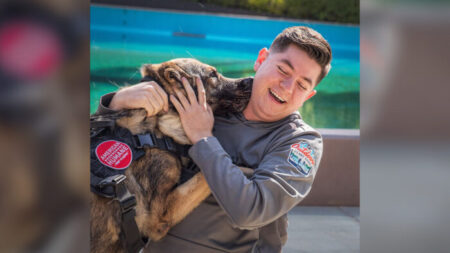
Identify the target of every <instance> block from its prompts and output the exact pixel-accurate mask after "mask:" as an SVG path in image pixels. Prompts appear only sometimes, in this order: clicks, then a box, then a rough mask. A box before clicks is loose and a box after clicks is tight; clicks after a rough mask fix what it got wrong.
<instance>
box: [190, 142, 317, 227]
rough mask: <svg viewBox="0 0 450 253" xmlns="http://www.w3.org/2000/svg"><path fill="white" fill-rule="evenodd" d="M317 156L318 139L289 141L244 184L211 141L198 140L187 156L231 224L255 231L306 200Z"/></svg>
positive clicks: (262, 163)
mask: <svg viewBox="0 0 450 253" xmlns="http://www.w3.org/2000/svg"><path fill="white" fill-rule="evenodd" d="M321 151H322V138H321V137H320V135H318V134H317V135H306V136H301V137H297V138H292V139H290V140H289V141H286V142H283V144H282V145H279V146H278V147H275V148H273V149H272V150H270V151H269V152H268V154H266V155H265V156H264V158H263V160H262V161H261V163H260V164H259V167H258V168H255V170H254V175H253V176H252V177H251V178H249V179H248V178H247V177H245V176H244V174H243V173H242V172H241V170H240V169H239V167H238V166H236V165H234V164H233V162H232V160H231V157H230V156H229V155H228V154H227V153H226V152H225V150H224V149H223V148H222V146H221V145H220V143H219V141H218V140H217V139H216V138H215V137H208V138H204V139H202V140H200V141H199V142H197V143H196V144H195V145H193V146H192V148H191V149H190V151H189V154H190V156H191V158H192V159H193V160H194V161H195V163H196V164H197V165H198V166H199V167H200V169H201V171H202V173H203V174H204V176H205V178H206V181H207V182H208V185H209V187H210V188H211V192H212V194H213V195H214V197H215V198H216V200H217V202H218V203H219V205H220V206H221V207H222V208H223V209H224V210H225V212H226V213H227V214H228V216H229V218H230V220H231V222H232V224H233V225H234V226H235V227H238V228H240V229H256V228H259V227H262V226H264V225H267V224H269V223H271V222H273V221H275V220H276V219H278V218H279V217H281V216H282V215H284V214H286V213H287V212H288V211H289V210H290V209H291V208H293V207H294V206H296V205H297V204H298V203H299V202H300V201H301V200H302V199H304V198H305V197H306V195H307V194H308V193H309V191H310V190H311V186H312V183H313V180H314V177H315V174H316V172H317V168H318V164H319V162H320V158H321Z"/></svg>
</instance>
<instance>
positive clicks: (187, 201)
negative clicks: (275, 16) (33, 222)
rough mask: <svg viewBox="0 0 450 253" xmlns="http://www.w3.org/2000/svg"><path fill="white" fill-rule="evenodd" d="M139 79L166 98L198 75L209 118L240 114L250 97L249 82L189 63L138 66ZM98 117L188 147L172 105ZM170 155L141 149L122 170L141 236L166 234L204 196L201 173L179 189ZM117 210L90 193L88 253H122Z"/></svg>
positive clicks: (177, 163) (177, 165) (154, 237)
mask: <svg viewBox="0 0 450 253" xmlns="http://www.w3.org/2000/svg"><path fill="white" fill-rule="evenodd" d="M141 74H142V76H143V77H151V78H152V79H153V80H155V81H156V82H157V83H158V84H160V85H161V87H162V88H163V89H164V90H165V91H166V92H167V93H168V94H175V90H178V91H180V92H182V93H184V94H186V92H185V91H184V89H183V86H182V83H181V77H183V76H184V77H186V78H187V79H188V80H189V81H190V83H191V84H193V86H194V87H193V88H194V90H196V88H195V82H194V78H195V77H197V76H199V77H200V78H201V79H202V81H203V84H204V86H205V90H206V97H207V102H208V103H209V104H210V105H211V107H212V109H213V111H214V113H215V115H225V114H227V113H235V112H240V111H242V110H243V109H244V108H245V106H246V104H247V103H248V100H249V98H250V92H251V84H252V82H251V79H228V78H225V77H223V76H222V75H220V74H219V73H217V71H216V70H215V69H214V68H213V67H211V66H209V65H206V64H203V63H201V62H199V61H197V60H194V59H175V60H172V61H168V62H165V63H161V64H156V65H144V66H143V67H142V68H141ZM93 117H97V118H99V119H101V118H105V117H110V118H113V119H116V123H117V125H119V126H121V127H124V128H127V129H129V130H130V131H131V132H132V133H133V134H142V133H145V132H148V131H151V132H153V133H156V134H157V135H160V136H162V135H167V136H169V137H172V138H173V139H174V140H175V141H176V142H178V143H180V144H190V142H189V139H188V138H187V137H186V135H185V133H184V131H183V128H182V126H181V122H180V119H179V117H178V114H177V113H176V110H175V109H174V107H173V105H170V109H169V112H167V113H159V114H158V115H156V116H153V117H146V112H145V110H144V109H134V110H123V111H120V112H118V113H116V114H113V115H102V116H99V115H94V116H93ZM187 162H188V161H186V160H180V159H179V158H178V157H176V156H174V155H173V154H171V153H169V152H167V151H164V150H160V149H156V148H145V156H144V157H142V158H140V159H139V160H137V161H134V162H133V163H132V164H131V166H130V167H129V168H128V169H127V170H126V172H125V175H126V177H127V179H126V186H127V187H128V189H129V191H130V192H131V193H132V194H134V195H135V197H136V200H137V205H136V217H135V220H136V223H137V225H138V228H139V230H140V232H141V235H142V236H145V237H148V238H150V239H151V240H154V241H156V240H159V239H161V238H162V237H164V236H165V235H166V233H167V232H168V230H169V229H170V228H171V227H172V226H174V225H175V224H177V223H178V222H180V221H181V220H182V219H183V218H185V217H186V216H187V215H188V214H189V213H190V212H191V211H192V210H193V209H194V208H195V207H197V206H198V205H199V204H200V203H201V202H202V201H203V200H204V199H205V198H206V197H207V196H208V195H209V194H210V190H209V187H208V184H207V182H206V180H205V179H204V177H203V175H202V174H201V173H197V174H195V175H194V176H193V177H192V178H190V179H189V180H188V181H186V182H185V183H183V184H181V185H177V183H178V182H179V180H180V175H181V168H182V166H186V165H187ZM120 221H121V219H120V207H119V204H118V203H117V201H113V200H110V199H106V198H102V197H100V196H98V195H95V194H91V252H124V251H125V249H124V248H123V242H121V241H120V237H119V233H120Z"/></svg>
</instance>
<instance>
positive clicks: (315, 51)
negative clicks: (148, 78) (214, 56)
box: [99, 27, 331, 253]
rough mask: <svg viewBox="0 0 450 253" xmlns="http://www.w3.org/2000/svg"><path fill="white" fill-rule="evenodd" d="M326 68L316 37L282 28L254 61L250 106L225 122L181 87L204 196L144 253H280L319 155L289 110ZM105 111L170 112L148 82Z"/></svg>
mask: <svg viewBox="0 0 450 253" xmlns="http://www.w3.org/2000/svg"><path fill="white" fill-rule="evenodd" d="M330 62H331V49H330V46H329V44H328V42H327V41H326V40H325V39H324V38H323V37H322V36H321V35H320V34H319V33H317V32H316V31H314V30H312V29H310V28H307V27H290V28H287V29H285V30H284V31H283V32H282V33H280V34H279V35H278V36H277V37H276V38H275V40H274V41H273V43H272V45H271V47H270V49H269V50H267V49H266V48H263V49H262V50H261V51H260V52H259V55H258V58H257V60H256V62H255V65H254V70H255V71H256V73H255V77H254V80H253V88H252V94H251V98H250V102H249V104H248V105H247V107H246V108H245V109H244V111H243V113H242V114H238V115H232V116H231V117H229V118H221V117H216V118H214V117H213V115H212V113H211V110H210V108H209V106H208V105H206V103H205V95H204V88H203V85H202V83H201V81H200V80H197V87H198V89H199V92H198V94H199V98H198V99H197V98H196V96H195V93H194V92H193V90H192V88H191V87H190V85H189V83H188V82H187V81H186V80H183V84H184V86H185V88H186V90H187V94H188V96H187V98H186V97H184V96H183V95H182V94H177V98H176V97H174V96H171V97H170V101H171V102H172V103H173V105H174V106H175V108H176V109H177V111H178V112H179V114H180V118H181V121H182V124H183V128H184V130H185V132H186V135H187V136H188V138H189V139H190V140H191V142H192V143H193V146H192V147H191V149H190V150H189V154H190V156H191V158H192V159H193V160H194V162H195V163H196V164H197V165H198V166H199V168H200V169H201V171H202V173H203V174H204V175H205V178H206V180H207V182H208V184H209V186H210V188H211V191H212V196H210V197H209V198H208V199H206V200H205V201H204V202H203V203H202V204H201V205H200V206H199V207H198V208H196V209H195V210H194V211H193V212H192V213H191V214H190V215H188V216H187V217H186V219H185V220H183V221H182V222H181V223H179V224H178V225H176V226H175V227H173V228H172V229H171V230H170V231H169V233H168V235H167V236H166V237H165V238H163V239H162V240H161V241H159V242H151V243H150V244H149V248H150V250H151V252H196V253H202V252H208V253H210V252H270V253H272V252H281V249H282V247H283V245H284V244H285V243H286V240H287V212H288V211H289V210H290V209H291V208H293V207H294V206H296V205H297V204H298V203H299V202H300V201H301V200H302V199H303V198H304V197H305V196H306V195H307V194H308V193H309V191H310V189H311V185H312V183H313V180H314V176H315V174H316V173H317V169H318V165H319V162H320V159H321V155H322V138H321V136H320V134H319V133H318V132H317V131H316V130H314V129H312V128H311V127H310V126H308V125H307V124H306V123H304V122H303V120H302V119H301V117H300V115H299V113H298V112H297V110H298V108H300V107H301V106H302V105H303V103H304V102H305V101H306V100H308V99H309V98H311V97H312V96H314V95H315V94H316V91H315V90H314V88H315V86H316V85H317V84H318V83H319V82H320V81H321V80H322V78H324V77H325V76H326V75H327V74H328V72H329V70H330ZM108 106H109V108H110V109H113V110H118V109H122V108H140V107H141V108H145V109H146V110H147V112H148V115H155V114H156V113H158V112H159V111H160V110H167V109H168V97H167V94H166V93H165V92H164V91H163V90H162V89H161V88H160V87H159V86H158V85H157V84H156V83H155V82H147V83H141V84H138V85H135V86H132V87H129V88H125V89H122V90H120V91H119V92H117V93H116V94H115V95H114V93H112V94H108V95H106V96H104V97H103V98H102V101H101V105H100V108H99V112H100V113H101V112H107V111H108V110H110V109H108V108H106V107H108ZM213 127H214V128H213ZM238 165H239V166H244V167H249V168H252V169H254V174H253V176H251V177H250V178H247V177H245V176H244V174H243V173H242V172H241V171H240V169H239V168H238Z"/></svg>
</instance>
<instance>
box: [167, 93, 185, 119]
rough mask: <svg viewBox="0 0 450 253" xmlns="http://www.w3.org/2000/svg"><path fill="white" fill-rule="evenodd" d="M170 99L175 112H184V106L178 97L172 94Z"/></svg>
mask: <svg viewBox="0 0 450 253" xmlns="http://www.w3.org/2000/svg"><path fill="white" fill-rule="evenodd" d="M170 101H171V102H172V104H173V106H174V107H175V109H177V112H178V113H179V114H180V115H181V114H182V113H184V108H183V106H182V105H181V104H180V102H179V101H178V99H177V98H176V97H175V96H174V95H170Z"/></svg>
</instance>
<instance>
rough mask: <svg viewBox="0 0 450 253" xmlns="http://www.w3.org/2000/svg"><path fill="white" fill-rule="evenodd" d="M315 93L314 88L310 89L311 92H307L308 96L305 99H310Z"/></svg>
mask: <svg viewBox="0 0 450 253" xmlns="http://www.w3.org/2000/svg"><path fill="white" fill-rule="evenodd" d="M316 94H317V91H316V90H312V91H311V93H309V95H308V97H306V99H305V101H306V100H308V99H310V98H312V97H314V95H316Z"/></svg>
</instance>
